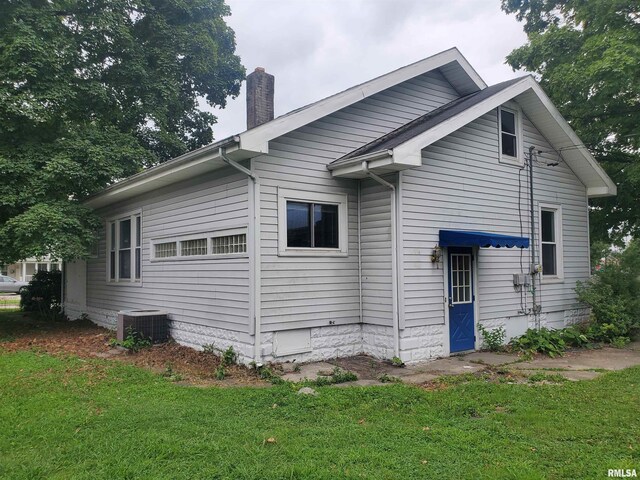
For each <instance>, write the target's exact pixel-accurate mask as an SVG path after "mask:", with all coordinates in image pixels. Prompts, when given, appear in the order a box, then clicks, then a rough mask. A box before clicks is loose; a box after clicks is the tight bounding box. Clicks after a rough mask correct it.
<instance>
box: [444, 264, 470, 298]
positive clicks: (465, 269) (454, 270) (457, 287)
mask: <svg viewBox="0 0 640 480" xmlns="http://www.w3.org/2000/svg"><path fill="white" fill-rule="evenodd" d="M449 258H450V264H451V266H450V268H451V302H452V303H454V304H456V303H470V302H471V301H472V292H471V255H469V254H451V256H450V257H449Z"/></svg>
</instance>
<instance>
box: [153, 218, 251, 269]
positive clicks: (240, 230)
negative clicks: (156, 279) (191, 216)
mask: <svg viewBox="0 0 640 480" xmlns="http://www.w3.org/2000/svg"><path fill="white" fill-rule="evenodd" d="M242 234H244V235H246V236H247V251H246V252H238V253H224V254H220V253H211V252H213V245H212V243H213V242H212V238H217V237H226V236H228V235H242ZM198 238H206V239H207V254H206V255H184V256H183V255H182V251H181V250H182V249H181V248H180V242H182V241H185V240H196V239H198ZM168 242H176V255H175V256H173V257H160V258H156V256H155V255H156V248H155V246H156V244H158V243H168ZM248 242H249V234H248V227H247V226H243V227H233V228H225V229H223V230H214V231H210V232H199V233H190V234H188V235H173V236H170V237H158V238H153V239H151V240H149V251H150V254H149V258H150V260H151V262H176V261H180V262H188V261H190V260H219V259H225V258H248V257H249V244H248Z"/></svg>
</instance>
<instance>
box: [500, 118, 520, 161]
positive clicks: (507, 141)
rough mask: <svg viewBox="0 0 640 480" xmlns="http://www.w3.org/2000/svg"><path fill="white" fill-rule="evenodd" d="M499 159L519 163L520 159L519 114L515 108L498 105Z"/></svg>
mask: <svg viewBox="0 0 640 480" xmlns="http://www.w3.org/2000/svg"><path fill="white" fill-rule="evenodd" d="M498 122H499V126H500V161H501V162H506V163H517V164H521V163H522V162H521V161H520V148H521V146H520V142H521V137H522V135H521V134H520V115H519V112H518V111H517V110H514V109H510V108H504V107H500V109H499V110H498Z"/></svg>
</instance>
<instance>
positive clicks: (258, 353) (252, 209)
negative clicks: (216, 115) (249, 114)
mask: <svg viewBox="0 0 640 480" xmlns="http://www.w3.org/2000/svg"><path fill="white" fill-rule="evenodd" d="M219 153H220V158H222V160H223V161H224V162H225V163H226V164H227V165H229V166H230V167H233V168H235V169H236V170H238V171H239V172H242V173H244V174H245V175H246V176H247V177H248V178H250V179H251V182H252V184H253V188H252V189H251V190H249V193H250V197H251V198H250V201H249V218H250V222H251V223H250V227H249V237H250V238H249V242H248V245H249V263H250V275H249V284H250V288H251V286H252V287H253V290H252V291H253V295H252V299H253V301H252V302H251V301H250V302H249V316H250V317H253V324H252V325H251V327H252V330H253V341H254V343H253V348H254V351H253V359H254V361H255V362H256V364H260V363H262V337H261V335H260V333H261V332H260V330H261V327H262V325H261V318H260V313H261V303H260V302H261V290H262V282H261V274H260V263H261V253H260V178H259V177H258V176H257V175H256V174H255V173H253V172H252V171H251V170H249V169H248V168H246V167H243V166H242V165H240V164H239V163H237V162H235V161H233V160H231V159H230V158H229V157H227V156H226V154H225V151H224V149H223V148H222V147H220V150H219Z"/></svg>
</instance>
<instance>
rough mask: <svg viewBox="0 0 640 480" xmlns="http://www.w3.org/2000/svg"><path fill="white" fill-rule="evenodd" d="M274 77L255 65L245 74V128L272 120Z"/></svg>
mask: <svg viewBox="0 0 640 480" xmlns="http://www.w3.org/2000/svg"><path fill="white" fill-rule="evenodd" d="M274 84H275V78H274V76H273V75H269V74H268V73H267V72H265V71H264V68H262V67H257V68H256V69H255V71H254V72H252V73H250V74H249V75H248V76H247V129H250V128H253V127H257V126H258V125H262V124H263V123H266V122H268V121H270V120H273V94H274Z"/></svg>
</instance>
